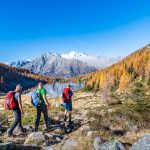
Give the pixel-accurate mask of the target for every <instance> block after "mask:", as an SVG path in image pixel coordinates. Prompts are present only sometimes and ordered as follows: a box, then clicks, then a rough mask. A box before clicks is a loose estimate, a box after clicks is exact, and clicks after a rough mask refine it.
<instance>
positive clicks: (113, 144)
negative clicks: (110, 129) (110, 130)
mask: <svg viewBox="0 0 150 150" xmlns="http://www.w3.org/2000/svg"><path fill="white" fill-rule="evenodd" d="M96 150H125V148H124V146H123V145H122V144H121V143H120V142H118V141H108V142H105V143H103V144H101V145H99V148H98V147H97V149H96Z"/></svg>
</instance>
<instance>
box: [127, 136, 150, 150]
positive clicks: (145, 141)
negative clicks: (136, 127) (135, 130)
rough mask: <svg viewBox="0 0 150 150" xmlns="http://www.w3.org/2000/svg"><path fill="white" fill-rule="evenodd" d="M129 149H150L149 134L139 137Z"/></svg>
mask: <svg viewBox="0 0 150 150" xmlns="http://www.w3.org/2000/svg"><path fill="white" fill-rule="evenodd" d="M130 150H150V134H147V135H145V136H144V137H142V138H140V139H139V140H138V141H137V142H136V143H135V144H134V145H133V146H132V147H131V148H130Z"/></svg>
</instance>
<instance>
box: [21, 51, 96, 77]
mask: <svg viewBox="0 0 150 150" xmlns="http://www.w3.org/2000/svg"><path fill="white" fill-rule="evenodd" d="M22 67H23V68H25V69H29V70H30V71H32V72H34V73H38V74H42V75H46V76H53V77H73V76H77V75H80V74H85V73H89V72H94V71H96V70H97V69H96V68H94V67H91V66H88V65H87V64H86V63H83V62H82V61H79V60H76V59H71V60H70V59H65V58H62V57H61V55H59V54H56V53H46V54H44V55H42V56H41V57H39V58H36V59H35V60H33V61H31V62H29V63H27V64H25V65H23V66H22Z"/></svg>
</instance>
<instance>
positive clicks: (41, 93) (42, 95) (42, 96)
mask: <svg viewBox="0 0 150 150" xmlns="http://www.w3.org/2000/svg"><path fill="white" fill-rule="evenodd" d="M43 86H44V85H43V83H42V82H40V83H39V84H38V89H37V91H38V92H39V99H40V102H41V103H40V105H39V106H37V107H36V111H37V116H36V120H35V132H37V131H38V127H39V123H40V118H41V112H42V113H43V115H44V120H45V124H46V127H47V129H48V130H49V128H50V126H49V118H48V108H47V107H50V103H49V102H48V99H47V96H46V89H45V88H44V87H43ZM45 102H46V103H47V105H46V104H45Z"/></svg>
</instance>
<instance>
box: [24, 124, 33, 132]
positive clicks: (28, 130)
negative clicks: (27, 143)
mask: <svg viewBox="0 0 150 150" xmlns="http://www.w3.org/2000/svg"><path fill="white" fill-rule="evenodd" d="M24 129H25V130H26V132H29V133H32V132H33V131H34V128H33V127H32V126H28V125H27V126H24Z"/></svg>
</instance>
